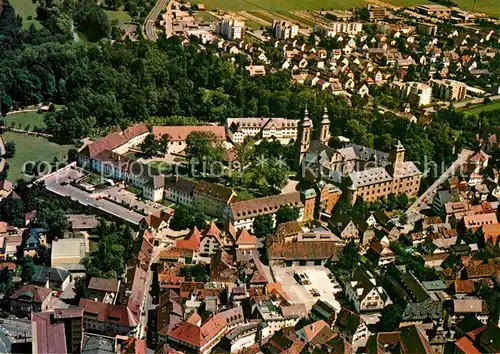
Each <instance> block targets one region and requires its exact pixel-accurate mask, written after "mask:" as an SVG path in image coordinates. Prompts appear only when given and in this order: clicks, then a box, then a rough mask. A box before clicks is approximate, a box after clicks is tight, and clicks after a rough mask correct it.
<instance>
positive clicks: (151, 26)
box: [144, 0, 173, 41]
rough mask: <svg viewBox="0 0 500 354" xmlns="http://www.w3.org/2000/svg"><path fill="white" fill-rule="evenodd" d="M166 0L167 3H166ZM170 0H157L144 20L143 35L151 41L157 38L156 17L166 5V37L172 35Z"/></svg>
mask: <svg viewBox="0 0 500 354" xmlns="http://www.w3.org/2000/svg"><path fill="white" fill-rule="evenodd" d="M167 2H168V5H167ZM172 3H173V1H172V0H170V1H169V0H158V2H157V3H156V5H155V6H154V7H153V8H152V9H151V12H150V13H149V15H148V17H147V18H146V22H144V35H145V37H146V38H147V39H149V40H151V41H156V40H157V39H158V34H157V33H156V26H155V23H156V19H157V18H158V16H160V14H161V12H162V11H163V9H164V8H165V6H167V13H168V20H167V37H169V36H170V35H172V14H171V13H170V10H171V9H172Z"/></svg>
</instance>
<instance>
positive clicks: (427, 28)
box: [417, 22, 438, 36]
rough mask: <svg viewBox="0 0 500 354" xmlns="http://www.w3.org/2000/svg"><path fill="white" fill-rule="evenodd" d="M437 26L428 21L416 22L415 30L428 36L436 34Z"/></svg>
mask: <svg viewBox="0 0 500 354" xmlns="http://www.w3.org/2000/svg"><path fill="white" fill-rule="evenodd" d="M437 29H438V26H437V25H436V24H434V23H428V22H418V23H417V32H418V33H421V34H425V35H428V36H435V35H436V34H437Z"/></svg>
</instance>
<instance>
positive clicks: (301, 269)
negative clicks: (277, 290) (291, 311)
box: [272, 266, 341, 311]
mask: <svg viewBox="0 0 500 354" xmlns="http://www.w3.org/2000/svg"><path fill="white" fill-rule="evenodd" d="M272 271H273V273H274V276H275V278H276V281H278V282H281V283H282V285H283V290H285V292H286V293H287V294H288V296H290V298H291V301H292V303H294V304H298V303H303V304H305V305H306V308H307V310H308V311H309V310H310V309H311V307H312V305H314V304H315V303H316V301H318V299H321V300H323V301H327V302H329V303H330V304H331V305H332V306H334V307H335V308H338V309H340V304H339V303H338V301H337V300H335V293H336V292H338V291H340V290H341V289H340V287H339V286H338V283H337V282H336V281H335V279H334V278H333V276H332V279H330V277H329V275H330V274H331V273H330V271H329V270H328V269H327V268H325V267H323V266H297V267H279V266H274V267H272ZM295 274H298V275H300V276H299V278H302V279H303V280H302V283H303V285H301V284H299V283H298V282H297V280H296V279H295V277H294V275H295ZM304 275H305V276H306V277H305V276H304ZM307 283H310V284H307ZM313 294H314V295H313Z"/></svg>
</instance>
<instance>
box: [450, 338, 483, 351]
mask: <svg viewBox="0 0 500 354" xmlns="http://www.w3.org/2000/svg"><path fill="white" fill-rule="evenodd" d="M455 345H456V346H457V348H458V349H459V350H460V352H461V353H463V354H481V351H479V350H478V349H477V348H476V347H475V346H474V344H472V342H471V341H470V340H469V338H467V337H462V338H460V339H458V340H457V341H455Z"/></svg>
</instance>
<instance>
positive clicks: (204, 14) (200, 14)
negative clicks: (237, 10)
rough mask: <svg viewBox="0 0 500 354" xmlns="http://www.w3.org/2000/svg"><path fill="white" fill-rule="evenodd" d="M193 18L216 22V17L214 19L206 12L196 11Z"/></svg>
mask: <svg viewBox="0 0 500 354" xmlns="http://www.w3.org/2000/svg"><path fill="white" fill-rule="evenodd" d="M195 16H196V17H198V18H199V19H200V20H202V21H207V22H210V21H217V20H218V19H217V17H215V16H214V15H212V14H211V13H210V12H208V11H197V12H196V14H195Z"/></svg>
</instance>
